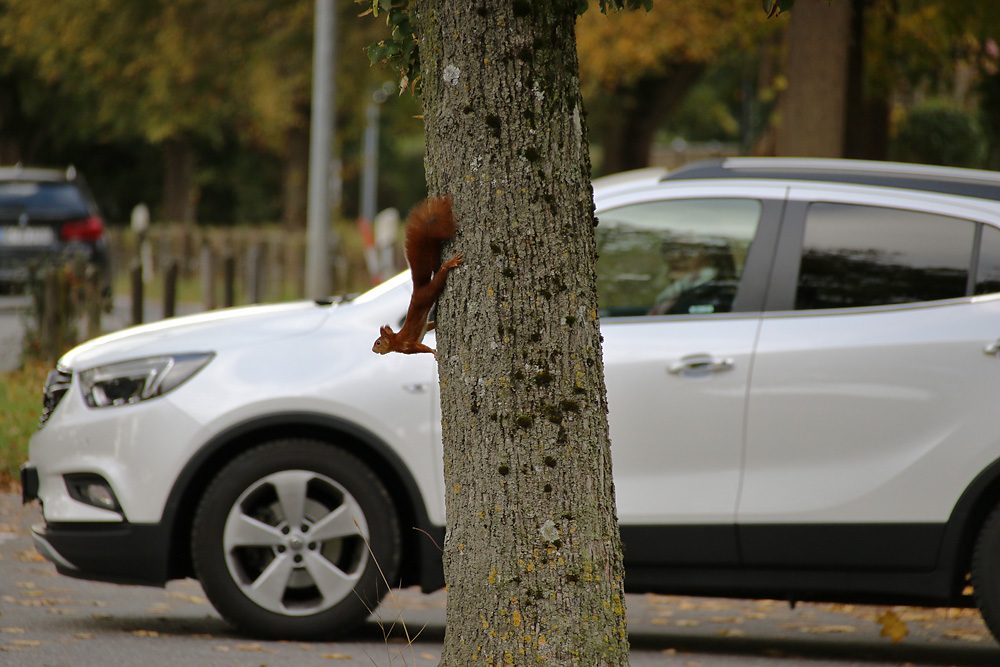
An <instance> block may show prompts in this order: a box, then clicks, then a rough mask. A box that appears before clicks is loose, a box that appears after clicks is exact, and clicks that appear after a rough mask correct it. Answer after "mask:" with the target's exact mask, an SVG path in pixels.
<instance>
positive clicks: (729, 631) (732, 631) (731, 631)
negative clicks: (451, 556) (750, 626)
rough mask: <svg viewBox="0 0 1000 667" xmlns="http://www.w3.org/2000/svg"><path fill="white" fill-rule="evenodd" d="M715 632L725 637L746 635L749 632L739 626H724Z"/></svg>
mask: <svg viewBox="0 0 1000 667" xmlns="http://www.w3.org/2000/svg"><path fill="white" fill-rule="evenodd" d="M715 634H717V635H721V636H723V637H744V636H746V634H747V633H745V632H743V631H742V630H739V629H737V628H723V629H722V630H719V631H718V632H716V633H715Z"/></svg>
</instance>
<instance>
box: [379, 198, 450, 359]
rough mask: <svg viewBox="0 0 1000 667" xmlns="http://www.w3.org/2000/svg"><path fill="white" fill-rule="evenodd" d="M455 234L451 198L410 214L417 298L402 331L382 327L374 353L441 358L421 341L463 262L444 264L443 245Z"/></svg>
mask: <svg viewBox="0 0 1000 667" xmlns="http://www.w3.org/2000/svg"><path fill="white" fill-rule="evenodd" d="M454 235H455V218H454V216H452V214H451V197H449V196H444V197H433V198H430V199H425V200H424V201H422V202H420V203H419V204H417V205H416V206H414V207H413V210H412V211H410V215H409V217H408V218H407V221H406V241H405V242H404V244H403V247H404V248H405V250H406V261H407V262H409V264H410V274H411V277H412V278H413V296H411V297H410V307H409V308H407V310H406V320H405V321H404V322H403V326H402V327H401V328H400V330H399V332H398V333H394V332H393V330H392V329H390V328H389V325H388V324H387V325H385V326H384V327H380V328H379V332H380V333H381V335H380V336H379V337H378V340H376V341H375V344H374V345H372V352H375V353H376V354H388V353H389V352H402V353H403V354H418V353H420V352H430V353H431V354H433V355H434V356H435V357H437V354H436V353H435V352H434V349H433V348H430V347H427V346H426V345H424V344H423V343H422V342H421V341H422V340H423V339H424V334H426V333H427V332H428V331H430V330H431V329H433V328H434V322H432V321H428V320H427V317H428V315H429V314H430V312H431V308H433V307H434V304H436V303H437V300H438V297H439V296H441V292H442V291H443V290H444V283H445V279H446V278H447V277H448V271H449V269H453V268H455V267H456V266H458V265H459V264H461V263H462V255H461V254H458V255H455V256H454V257H452V258H451V259H449V260H448V261H447V262H445V263H444V264H442V263H441V244H442V243H443V242H444V241H445V240H446V239H450V238H451V237H452V236H454Z"/></svg>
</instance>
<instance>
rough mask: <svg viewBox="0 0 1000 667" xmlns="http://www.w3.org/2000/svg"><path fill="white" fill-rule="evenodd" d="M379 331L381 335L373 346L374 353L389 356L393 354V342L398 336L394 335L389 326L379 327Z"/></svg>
mask: <svg viewBox="0 0 1000 667" xmlns="http://www.w3.org/2000/svg"><path fill="white" fill-rule="evenodd" d="M378 331H379V334H381V335H380V336H379V337H378V340H376V341H375V344H374V345H372V352H374V353H375V354H389V353H390V352H392V341H393V339H394V338H395V337H396V334H395V333H393V331H392V329H390V328H389V325H388V324H386V325H385V326H384V327H379V329H378Z"/></svg>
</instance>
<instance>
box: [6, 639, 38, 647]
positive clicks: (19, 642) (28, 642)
mask: <svg viewBox="0 0 1000 667" xmlns="http://www.w3.org/2000/svg"><path fill="white" fill-rule="evenodd" d="M11 644H13V645H14V646H41V645H42V642H41V641H40V640H38V639H15V640H13V641H12V642H11Z"/></svg>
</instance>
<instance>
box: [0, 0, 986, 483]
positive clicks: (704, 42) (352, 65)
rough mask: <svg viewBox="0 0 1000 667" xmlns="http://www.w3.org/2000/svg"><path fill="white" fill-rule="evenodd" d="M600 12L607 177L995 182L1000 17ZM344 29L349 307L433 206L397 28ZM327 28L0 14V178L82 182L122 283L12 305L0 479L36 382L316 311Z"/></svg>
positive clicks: (281, 3) (819, 7) (596, 139)
mask: <svg viewBox="0 0 1000 667" xmlns="http://www.w3.org/2000/svg"><path fill="white" fill-rule="evenodd" d="M591 4H592V7H591V9H590V11H588V12H586V13H585V14H583V15H582V16H581V18H580V19H579V21H578V30H577V33H578V46H579V57H580V68H581V85H582V88H583V91H584V96H585V103H586V108H587V111H588V123H589V128H590V142H591V151H592V163H593V168H594V175H595V176H599V175H603V174H608V173H613V172H617V171H622V170H626V169H634V168H640V167H646V166H651V165H659V166H666V167H676V166H680V165H682V164H684V163H686V162H689V161H692V160H696V159H702V158H706V157H721V156H731V155H788V156H812V157H850V158H864V159H873V160H900V161H911V162H923V163H930V164H941V165H950V166H961V167H976V168H983V169H993V170H997V169H1000V46H998V43H1000V2H996V1H995V0H832V1H831V0H797V2H796V4H795V7H794V9H793V10H792V11H791V12H789V13H785V14H782V15H780V16H778V17H776V18H771V19H767V18H766V17H765V15H764V11H763V10H762V2H761V1H760V0H656V2H655V3H654V9H653V11H651V12H649V13H646V12H643V11H638V12H622V13H619V14H615V15H610V16H605V15H603V14H601V13H600V12H599V11H598V10H597V7H596V0H595V2H592V3H591ZM333 6H334V10H335V13H336V25H337V27H336V40H335V41H336V47H335V57H334V59H333V60H334V61H335V77H334V78H335V82H336V83H335V94H334V109H335V111H334V113H332V115H333V118H332V119H330V120H331V121H332V124H333V127H334V128H335V129H334V141H333V143H334V146H333V152H332V154H333V158H332V163H333V168H332V169H331V176H330V178H329V185H330V187H329V198H328V199H329V204H330V216H329V217H330V229H329V231H330V235H329V245H330V248H329V251H330V252H329V255H330V259H331V262H330V267H329V273H330V274H331V276H330V277H331V280H330V284H331V286H332V290H331V293H335V294H344V293H348V292H353V291H358V290H361V289H364V288H366V287H368V286H370V285H372V284H373V283H375V282H377V281H379V280H381V279H384V278H385V277H388V275H391V272H393V271H396V270H399V269H401V268H403V267H404V266H405V263H404V261H403V259H402V256H401V253H400V250H399V243H398V220H399V217H400V216H399V214H396V213H394V211H399V212H402V214H404V215H405V212H406V211H407V210H408V209H409V208H410V206H412V205H413V204H414V203H416V202H417V201H418V200H420V199H421V198H422V197H423V196H424V194H425V184H424V175H423V134H422V132H423V126H422V121H421V119H420V116H421V107H420V103H419V100H417V99H416V98H415V97H414V96H413V95H412V94H411V92H410V91H409V90H407V91H404V92H402V93H401V92H400V91H399V86H398V78H397V76H396V75H395V74H394V73H393V72H392V71H390V70H387V69H384V68H383V67H381V66H380V65H375V66H372V65H371V64H370V62H369V58H368V56H367V52H366V47H367V46H368V45H370V44H373V43H377V42H379V41H380V40H382V39H385V38H387V37H388V35H389V30H388V27H387V25H386V21H385V17H384V16H380V17H373V16H371V15H367V16H359V14H361V13H362V11H363V9H364V8H363V6H362V5H359V4H357V3H355V2H353V1H352V0H333ZM315 7H316V1H315V0H141V1H137V0H44V1H39V0H0V167H2V166H12V165H16V164H21V165H23V166H30V167H55V168H58V169H60V170H63V171H65V170H67V169H68V168H69V167H70V166H71V165H72V167H73V168H72V169H70V170H69V171H70V172H71V173H74V174H79V175H82V176H83V177H84V178H85V179H86V181H87V182H88V183H89V186H90V188H89V189H90V191H91V192H92V193H93V197H94V199H95V200H96V204H97V207H98V208H99V211H100V213H99V217H98V216H91V217H90V218H87V219H86V220H85V221H84V222H85V223H86V224H85V225H84V227H83V229H84V230H85V233H86V234H87V237H86V240H87V241H88V242H89V243H90V244H91V245H92V246H93V247H98V246H99V245H100V246H101V247H104V246H106V247H107V249H108V250H109V255H110V267H111V273H112V275H111V277H110V282H107V281H105V280H104V279H98V278H95V277H94V275H93V274H88V273H86V271H83V272H81V270H80V267H79V266H74V265H67V266H50V267H42V268H41V269H39V271H37V272H35V273H34V274H33V275H34V279H33V280H32V281H31V282H30V283H29V284H26V285H17V286H14V287H13V288H12V289H8V287H9V286H2V285H0V373H3V375H2V376H0V380H2V381H0V407H2V408H3V412H4V414H5V415H11V416H12V417H11V418H9V419H7V420H6V421H3V420H0V422H3V423H2V428H0V480H2V478H3V471H4V470H7V471H16V466H17V464H18V463H19V461H20V460H23V457H24V447H26V443H27V438H28V436H29V435H30V433H31V432H32V430H33V429H34V420H35V419H36V417H37V403H38V397H37V389H38V387H39V386H40V385H41V382H42V379H43V378H44V373H45V371H46V369H47V368H50V367H51V364H53V363H54V362H55V360H56V359H57V358H58V356H59V355H60V354H62V353H63V352H64V351H65V350H67V349H69V348H70V347H72V346H73V345H75V344H76V343H78V342H80V341H82V340H86V339H88V338H90V337H92V336H95V335H98V334H100V333H101V332H105V331H110V330H114V329H117V328H121V327H123V326H128V325H129V324H134V323H138V322H142V321H150V320H153V319H158V318H161V317H164V316H170V315H172V314H181V313H185V312H195V311H198V310H207V309H212V308H217V307H221V306H228V305H233V304H241V303H253V302H258V301H275V300H287V299H294V298H301V297H303V296H305V294H306V289H305V284H304V283H305V281H304V278H303V267H304V264H305V255H306V247H307V241H306V239H307V233H306V232H307V208H308V207H307V201H308V197H307V185H308V180H309V178H308V165H309V145H310V144H309V140H310V134H309V133H310V121H311V119H310V108H311V88H312V76H313V73H312V64H313V34H314V33H313V31H314V8H315ZM366 137H367V141H366ZM366 147H367V148H366ZM366 155H367V158H366ZM0 171H2V170H0ZM366 172H367V173H368V174H369V179H368V182H369V183H372V184H373V185H374V188H371V187H369V188H368V189H367V192H368V193H369V195H368V196H367V197H365V196H363V194H362V193H363V191H364V190H365V188H364V186H363V182H364V180H365V178H364V174H365V173H366ZM371 193H373V194H374V197H372V196H371ZM363 201H368V202H369V203H368V205H367V206H366V207H364V208H365V209H366V210H365V211H362V208H363V207H362V202H363ZM374 211H382V212H383V213H381V214H379V215H378V216H376V215H375V214H374ZM22 217H23V216H22ZM3 224H5V225H7V227H4V228H0V232H2V231H3V230H4V229H11V228H13V227H14V226H16V225H18V224H19V223H18V218H17V217H15V218H13V219H12V221H11V220H8V221H7V222H5V223H3ZM75 233H76V232H72V233H71V234H70V236H71V237H72V236H73V234H75ZM62 235H63V238H65V237H66V235H67V230H66V227H65V226H64V227H63V230H62ZM18 239H20V242H22V243H26V242H27V240H28V237H26V236H23V235H22V236H20V237H19V236H17V235H13V234H8V238H7V242H6V245H8V246H10V245H11V242H12V241H17V240H18ZM3 245H4V244H3V243H0V251H2V250H5V249H4V248H3V247H2V246H3ZM77 245H79V244H77ZM6 250H23V248H7V249H6ZM0 254H2V253H0ZM107 284H110V285H111V291H110V293H109V292H108V291H107V290H106V289H104V288H103V287H102V285H107ZM8 371H9V373H8ZM15 417H16V418H15ZM10 445H13V449H9V448H8V447H9V446H10ZM10 475H13V473H10Z"/></svg>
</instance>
